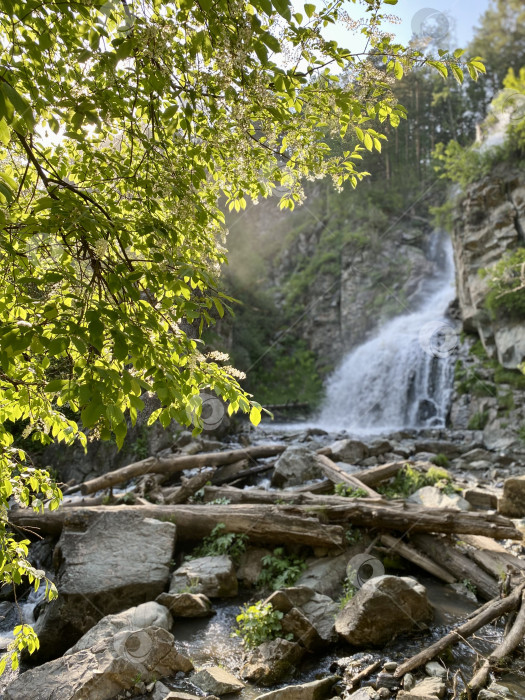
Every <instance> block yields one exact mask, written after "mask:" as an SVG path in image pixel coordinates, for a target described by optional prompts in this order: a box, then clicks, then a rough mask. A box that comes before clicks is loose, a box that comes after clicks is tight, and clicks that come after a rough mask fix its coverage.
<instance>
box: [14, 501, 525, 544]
mask: <svg viewBox="0 0 525 700" xmlns="http://www.w3.org/2000/svg"><path fill="white" fill-rule="evenodd" d="M238 491H239V493H241V494H242V493H246V494H253V491H241V490H238ZM263 493H268V492H263ZM270 493H272V492H270ZM273 493H274V495H275V496H277V498H281V499H282V498H283V492H281V493H276V492H273ZM303 496H305V494H303ZM308 498H310V499H314V502H312V503H311V504H309V505H272V504H260V505H252V504H248V503H242V504H238V505H234V504H231V505H228V506H220V505H193V504H192V505H186V506H155V505H151V506H150V508H149V510H150V511H151V513H150V514H148V515H145V516H144V517H152V518H155V517H158V516H161V517H164V516H165V517H170V516H171V515H173V516H175V515H176V516H177V517H179V518H181V526H182V527H183V529H184V527H185V526H186V522H188V523H190V522H191V523H198V518H199V517H201V518H203V522H205V523H206V527H205V528H204V530H206V532H205V533H204V534H205V535H207V534H209V533H208V531H207V525H208V524H210V523H214V525H217V523H219V522H224V523H226V525H228V521H229V519H230V517H232V518H237V520H235V522H239V521H238V518H239V517H240V515H241V514H243V516H245V517H246V518H248V519H249V520H250V521H252V520H254V519H255V520H256V519H257V518H262V519H265V518H266V517H267V516H268V519H269V520H270V521H271V517H277V516H283V517H284V516H286V517H296V518H297V519H298V520H299V521H300V520H301V518H303V519H307V518H310V519H311V520H310V522H311V523H315V522H321V523H323V524H324V523H326V527H329V526H333V525H337V526H341V525H342V526H345V527H346V526H348V525H350V524H351V525H355V526H357V527H368V528H373V529H375V530H401V531H410V532H444V533H449V534H451V533H459V534H463V533H478V534H479V533H481V534H485V535H487V536H489V537H494V538H498V539H516V540H520V539H521V538H522V534H521V532H520V531H519V530H517V529H516V528H515V527H514V524H513V523H512V521H511V520H508V519H507V518H505V517H503V516H502V515H498V514H497V513H492V514H491V513H472V512H464V511H457V510H447V509H442V508H424V507H422V506H418V505H414V504H407V503H404V502H386V501H379V500H373V499H365V498H338V499H337V501H335V499H336V497H334V496H331V497H323V496H313V495H310V496H309V497H308ZM328 499H330V502H329V503H327V502H326V501H327V500H328ZM319 500H321V503H319ZM323 501H324V502H323ZM103 507H104V506H100V507H99V508H93V509H92V510H93V511H94V512H97V511H99V512H102V508H103ZM122 507H123V506H122ZM129 507H130V508H132V507H133V506H129ZM163 508H165V509H167V510H166V511H165V512H164V511H163V510H162V509H163ZM170 509H172V510H171V511H170ZM75 510H77V511H79V512H82V511H89V510H90V509H82V508H77V509H75V508H68V509H67V512H68V513H70V514H71V513H73V512H74V511H75ZM149 510H148V509H147V508H146V510H145V511H144V512H145V513H146V512H148V513H149ZM156 514H157V515H156ZM12 517H13V518H19V519H21V520H24V524H29V525H30V524H31V523H32V524H34V525H37V526H38V527H45V525H46V523H48V522H49V523H53V522H55V521H56V519H58V520H60V518H61V517H62V509H59V510H58V511H54V512H53V513H50V512H44V513H34V514H33V513H32V512H29V511H26V510H25V509H19V510H13V511H10V513H9V518H10V519H11V521H12V522H13V523H15V525H19V524H21V522H20V521H18V520H13V519H12ZM314 518H315V520H314ZM164 519H165V518H164ZM174 522H176V521H175V520H174ZM59 529H60V528H59ZM202 529H203V528H199V527H197V530H196V532H195V537H194V539H198V537H200V536H202V535H200V534H199V533H200V532H201V530H202ZM303 529H304V528H303ZM337 531H338V532H339V530H337ZM184 532H185V533H187V535H191V534H192V532H191V530H185V531H184Z"/></svg>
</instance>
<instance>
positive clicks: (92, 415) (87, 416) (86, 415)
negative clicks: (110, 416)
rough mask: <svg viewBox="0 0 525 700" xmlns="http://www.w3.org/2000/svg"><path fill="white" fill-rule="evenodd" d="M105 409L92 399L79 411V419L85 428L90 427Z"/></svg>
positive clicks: (103, 413)
mask: <svg viewBox="0 0 525 700" xmlns="http://www.w3.org/2000/svg"><path fill="white" fill-rule="evenodd" d="M105 412H106V409H105V407H104V405H103V404H102V403H101V402H99V401H96V400H95V401H92V402H91V403H89V404H88V405H87V406H86V407H85V408H83V409H82V411H81V413H80V420H81V421H82V425H83V426H84V427H85V428H91V427H92V426H93V425H95V423H96V422H97V421H98V420H99V418H101V417H102V416H103V415H105Z"/></svg>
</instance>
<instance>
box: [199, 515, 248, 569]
mask: <svg viewBox="0 0 525 700" xmlns="http://www.w3.org/2000/svg"><path fill="white" fill-rule="evenodd" d="M225 529H226V525H225V524H224V523H219V524H218V525H216V526H215V527H214V528H213V530H212V531H211V533H210V534H209V535H208V537H205V538H204V539H203V540H202V542H201V544H200V545H199V546H198V547H196V548H195V549H194V550H193V552H192V553H191V554H190V555H188V556H187V557H186V559H196V558H197V557H212V556H218V555H221V554H227V555H228V556H230V557H231V558H232V559H233V561H234V562H237V561H238V560H239V559H240V557H241V554H243V553H244V552H245V551H246V544H247V542H248V536H247V535H237V534H236V533H234V532H224V530H225Z"/></svg>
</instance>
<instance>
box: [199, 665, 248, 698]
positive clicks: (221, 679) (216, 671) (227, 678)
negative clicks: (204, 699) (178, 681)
mask: <svg viewBox="0 0 525 700" xmlns="http://www.w3.org/2000/svg"><path fill="white" fill-rule="evenodd" d="M191 682H192V683H193V685H195V686H196V687H197V688H199V689H200V690H202V691H203V692H205V693H208V694H213V695H217V696H219V697H220V696H221V695H228V693H240V692H241V690H242V689H243V688H244V687H245V685H244V683H243V682H242V681H240V680H239V679H238V678H236V677H235V676H234V675H233V674H231V673H230V672H229V671H226V669H224V668H220V666H211V667H209V668H203V669H201V670H200V671H199V672H198V673H195V674H194V675H193V676H192V677H191Z"/></svg>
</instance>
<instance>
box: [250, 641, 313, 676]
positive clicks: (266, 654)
mask: <svg viewBox="0 0 525 700" xmlns="http://www.w3.org/2000/svg"><path fill="white" fill-rule="evenodd" d="M305 653H306V652H305V649H304V647H302V646H300V644H297V643H296V642H290V641H288V640H287V639H274V640H273V641H271V642H264V643H263V644H260V645H259V646H258V647H256V648H255V649H254V650H253V651H252V652H251V653H250V654H249V656H248V658H247V660H246V663H245V664H244V666H243V667H242V669H241V678H243V679H244V680H247V681H251V682H252V683H257V685H262V686H267V685H276V684H277V683H280V682H281V681H283V680H284V679H285V678H289V677H290V676H292V675H293V674H294V672H295V670H296V667H297V664H298V663H299V662H300V661H301V660H302V658H303V656H304V655H305Z"/></svg>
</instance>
